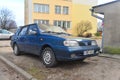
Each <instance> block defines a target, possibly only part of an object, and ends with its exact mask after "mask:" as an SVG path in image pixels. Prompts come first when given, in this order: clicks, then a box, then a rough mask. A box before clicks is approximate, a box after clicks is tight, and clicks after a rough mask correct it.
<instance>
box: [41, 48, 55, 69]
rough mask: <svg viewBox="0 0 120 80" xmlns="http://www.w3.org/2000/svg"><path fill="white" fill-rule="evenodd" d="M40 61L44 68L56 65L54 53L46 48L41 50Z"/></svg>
mask: <svg viewBox="0 0 120 80" xmlns="http://www.w3.org/2000/svg"><path fill="white" fill-rule="evenodd" d="M42 61H43V64H44V65H45V66H46V67H54V66H55V65H56V64H57V60H56V58H55V55H54V52H53V50H52V49H51V48H50V47H46V48H44V49H43V51H42Z"/></svg>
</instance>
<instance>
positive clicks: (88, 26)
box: [76, 21, 92, 36]
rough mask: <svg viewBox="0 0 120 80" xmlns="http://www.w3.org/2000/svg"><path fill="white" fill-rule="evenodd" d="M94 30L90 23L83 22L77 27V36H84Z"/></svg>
mask: <svg viewBox="0 0 120 80" xmlns="http://www.w3.org/2000/svg"><path fill="white" fill-rule="evenodd" d="M91 29H92V24H91V22H90V21H81V22H79V23H78V24H77V25H76V32H77V36H83V34H84V33H85V32H87V31H89V30H91Z"/></svg>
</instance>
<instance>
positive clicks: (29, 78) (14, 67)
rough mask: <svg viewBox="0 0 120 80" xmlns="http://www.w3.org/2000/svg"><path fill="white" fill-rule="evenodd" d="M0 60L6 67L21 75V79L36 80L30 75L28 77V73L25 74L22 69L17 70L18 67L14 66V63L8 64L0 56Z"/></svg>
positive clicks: (7, 61)
mask: <svg viewBox="0 0 120 80" xmlns="http://www.w3.org/2000/svg"><path fill="white" fill-rule="evenodd" d="M0 60H2V61H3V62H4V63H5V64H7V65H8V66H10V67H11V68H12V69H14V70H15V71H16V72H18V73H19V74H21V75H22V76H23V77H25V78H26V79H27V80H37V79H36V78H34V77H33V76H32V75H30V74H29V73H27V72H26V71H24V70H23V69H21V68H19V67H18V66H16V65H15V64H14V63H12V62H10V61H9V60H7V59H6V58H5V57H3V56H0Z"/></svg>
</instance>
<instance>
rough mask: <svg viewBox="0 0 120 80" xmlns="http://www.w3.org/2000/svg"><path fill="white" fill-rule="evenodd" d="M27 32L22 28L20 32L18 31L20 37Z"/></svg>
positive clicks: (25, 28)
mask: <svg viewBox="0 0 120 80" xmlns="http://www.w3.org/2000/svg"><path fill="white" fill-rule="evenodd" d="M26 32H27V27H24V28H22V30H21V31H20V33H19V35H20V36H22V35H25V34H26Z"/></svg>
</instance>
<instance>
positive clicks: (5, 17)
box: [0, 8, 14, 29]
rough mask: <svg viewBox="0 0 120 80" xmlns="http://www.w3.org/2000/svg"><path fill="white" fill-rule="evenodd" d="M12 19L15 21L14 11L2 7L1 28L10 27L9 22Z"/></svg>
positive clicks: (0, 13) (0, 15)
mask: <svg viewBox="0 0 120 80" xmlns="http://www.w3.org/2000/svg"><path fill="white" fill-rule="evenodd" d="M10 21H14V16H13V14H12V11H10V10H9V9H7V8H2V9H1V10H0V28H2V29H9V28H8V27H10V26H8V24H9V23H10Z"/></svg>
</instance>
